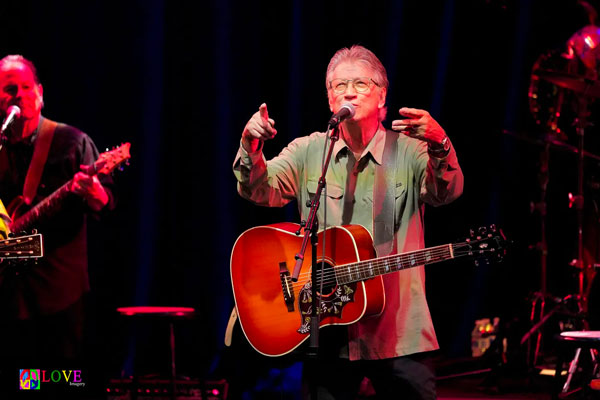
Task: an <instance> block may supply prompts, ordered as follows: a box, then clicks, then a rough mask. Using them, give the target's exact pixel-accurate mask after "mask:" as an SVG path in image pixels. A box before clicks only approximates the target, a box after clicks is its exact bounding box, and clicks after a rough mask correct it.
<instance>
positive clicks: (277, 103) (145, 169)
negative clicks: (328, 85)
mask: <svg viewBox="0 0 600 400" xmlns="http://www.w3.org/2000/svg"><path fill="white" fill-rule="evenodd" d="M0 17H1V18H2V25H3V40H1V41H0V53H1V54H2V55H5V54H15V53H16V54H22V55H24V56H25V57H27V58H29V59H31V60H32V61H33V62H34V63H35V64H36V65H37V67H38V71H39V75H40V78H41V80H42V83H43V85H44V95H45V104H46V106H45V110H44V114H45V115H46V116H48V117H50V118H52V119H55V120H58V121H64V122H67V123H70V124H72V125H75V126H77V127H79V128H81V129H82V130H84V131H86V132H87V133H88V134H89V135H90V136H91V137H92V138H93V139H94V140H95V142H96V144H97V145H98V147H99V148H100V150H103V149H104V148H106V147H112V146H114V145H117V144H120V143H122V142H126V141H127V142H131V144H132V155H133V156H132V159H131V165H130V166H129V167H127V168H126V169H125V171H124V172H122V173H118V174H117V175H116V178H115V179H116V182H117V186H118V191H119V193H118V195H119V205H118V208H117V209H116V210H115V212H113V213H112V214H111V215H109V216H108V217H107V218H105V219H104V220H102V221H98V222H96V221H93V222H92V223H91V226H90V275H91V285H92V288H93V289H92V292H91V293H90V296H89V305H90V312H89V316H90V330H89V333H88V341H89V345H90V346H89V352H88V355H89V360H90V368H91V375H94V374H95V375H94V376H96V377H102V379H108V378H114V377H119V376H121V375H128V374H131V373H134V372H135V373H138V374H146V373H154V372H156V373H165V372H166V371H167V366H168V362H167V358H166V357H167V336H166V334H167V330H166V326H163V324H161V323H160V322H156V323H135V321H131V320H127V319H125V318H123V317H119V316H118V315H117V314H116V312H115V309H116V307H119V306H131V305H172V306H190V307H194V308H196V309H197V311H198V318H196V319H194V320H191V321H184V322H182V323H180V324H178V325H177V326H176V329H177V332H176V334H177V346H178V348H177V349H178V366H179V372H180V373H181V374H183V375H186V376H189V377H195V378H199V379H213V378H221V377H223V376H225V375H226V372H227V371H228V370H229V369H230V368H231V366H232V365H240V364H239V362H240V360H241V359H243V360H245V361H246V362H248V364H250V365H255V366H259V365H260V366H261V368H265V369H266V368H268V366H269V364H268V363H266V362H265V360H264V359H262V358H261V357H258V356H256V355H254V354H253V353H252V352H251V351H250V350H249V349H248V348H247V345H245V343H244V340H243V339H242V338H240V337H239V334H240V332H239V331H237V332H236V334H237V338H236V342H237V347H236V348H234V349H233V351H224V346H223V334H224V331H225V327H226V323H227V320H228V317H229V313H230V311H231V308H232V306H233V299H232V295H231V285H230V279H229V256H230V251H231V248H232V246H233V244H234V241H235V239H236V238H237V236H238V235H240V234H241V233H242V232H243V231H244V230H245V229H247V228H249V227H252V226H256V225H264V224H268V223H273V222H279V221H297V212H296V208H295V207H296V205H295V204H293V205H290V206H288V207H285V208H283V209H264V208H259V207H256V206H253V205H251V204H250V203H248V202H246V201H244V200H242V199H241V198H239V197H238V195H237V193H236V188H235V179H234V177H233V174H232V172H231V165H232V162H233V159H234V156H235V153H236V151H237V148H238V145H239V137H240V134H241V131H242V129H243V127H244V125H245V123H246V121H247V119H248V118H249V117H250V116H251V115H252V114H253V113H254V112H255V111H256V110H257V109H258V106H259V105H260V103H261V102H266V103H267V104H268V106H269V113H270V116H271V117H272V118H274V119H275V120H276V121H277V125H276V127H277V128H278V131H279V135H278V136H277V138H276V139H275V140H273V141H271V142H269V143H268V144H267V145H266V146H265V153H266V155H267V157H271V156H274V155H275V154H277V152H278V151H279V150H280V149H281V148H282V147H283V146H284V145H285V144H286V143H287V142H289V141H290V140H292V139H293V138H295V137H297V136H301V135H306V134H308V133H310V132H313V131H315V130H323V129H324V128H325V123H326V121H327V119H328V117H329V114H330V112H329V109H328V106H327V100H326V91H325V86H324V77H325V69H326V67H327V64H328V61H329V59H330V57H331V56H332V55H333V53H334V52H335V51H336V50H337V49H339V48H341V47H345V46H350V45H352V44H362V45H364V46H366V47H368V48H370V49H371V50H373V51H374V52H375V53H376V54H377V55H378V56H379V57H380V59H381V60H382V62H383V63H384V65H385V66H386V67H387V69H388V74H389V78H390V83H391V85H390V89H389V95H388V107H389V112H388V120H387V122H386V126H390V121H391V120H392V119H395V118H396V116H397V110H398V109H399V108H400V107H402V106H408V107H417V108H424V109H427V110H429V111H430V112H431V113H432V114H433V116H434V117H435V118H436V119H437V120H438V121H439V122H440V123H441V124H442V126H444V127H445V129H446V131H447V132H448V134H449V136H450V137H451V138H452V141H453V143H454V145H455V147H456V149H457V152H458V155H459V159H460V162H461V166H462V168H463V171H464V175H465V191H464V194H463V196H462V197H461V198H460V199H459V200H458V201H456V202H455V203H453V204H451V205H449V206H445V207H442V208H439V209H433V208H428V209H427V212H426V215H427V217H426V225H427V230H426V232H427V238H426V239H427V243H428V245H437V244H442V243H447V242H449V241H454V240H457V239H459V238H461V237H464V236H465V235H466V234H467V233H468V229H469V228H471V227H477V226H481V225H487V224H490V223H495V224H497V225H499V226H501V227H502V228H503V229H504V231H505V233H506V235H507V236H508V237H509V238H510V239H512V240H513V241H514V243H515V245H514V247H513V248H512V250H511V252H510V255H509V257H508V258H507V259H506V261H505V262H504V263H503V264H501V265H491V266H485V265H483V266H479V267H474V266H473V265H471V264H469V263H468V262H464V261H461V262H449V263H446V264H443V265H441V264H440V265H435V266H431V267H430V268H428V270H427V274H428V278H427V279H428V298H429V301H430V306H431V311H432V315H433V319H434V323H435V326H436V330H437V333H438V337H439V341H440V344H441V350H440V352H439V356H440V357H442V358H444V359H453V358H459V357H465V356H469V355H470V345H471V343H470V340H471V336H470V335H471V331H472V329H473V327H474V321H475V320H476V319H478V318H483V317H496V316H498V317H501V318H502V319H503V320H504V321H509V320H519V319H522V318H523V316H526V315H527V314H528V311H529V309H528V303H527V296H528V295H529V294H530V293H532V292H534V291H536V290H539V289H540V261H539V260H540V255H539V253H538V252H537V251H535V250H530V249H529V248H530V247H531V246H535V244H536V242H537V241H538V240H539V233H540V232H539V231H540V228H539V226H540V225H539V223H540V219H539V215H538V214H537V213H535V212H534V213H532V212H531V211H530V203H531V202H532V201H537V200H538V199H539V185H538V176H537V175H538V170H539V162H538V160H539V156H540V153H541V151H542V146H540V145H539V144H537V143H536V141H537V140H539V139H540V138H541V137H542V135H543V132H542V130H541V129H539V128H537V127H536V126H535V123H534V120H533V118H532V115H531V113H530V111H529V106H528V97H527V90H528V86H529V84H530V73H531V68H532V66H533V63H534V62H535V60H536V59H537V58H538V57H539V56H540V55H541V54H543V53H545V52H547V51H549V50H551V49H564V47H565V43H566V41H567V40H568V38H569V37H570V36H571V35H572V34H573V33H575V32H576V31H577V30H579V29H580V28H582V27H583V26H585V25H587V23H588V22H587V17H586V13H585V12H584V9H583V8H582V7H581V6H580V5H578V4H577V2H576V1H566V0H564V1H552V2H548V1H542V0H524V1H517V0H505V1H501V0H465V1H457V0H445V1H433V2H431V1H427V2H426V1H372V2H352V1H350V2H349V1H323V2H321V1H312V0H308V1H301V0H290V1H280V2H269V1H264V2H256V1H234V0H213V1H204V2H196V1H166V0H163V1H160V0H147V1H142V0H138V1H125V2H116V1H83V2H70V1H69V2H67V1H52V2H47V1H39V2H36V1H31V0H21V1H18V2H17V1H12V2H8V1H5V2H3V3H2V5H1V6H0ZM597 118H598V114H596V113H595V111H593V113H592V119H593V120H596V119H597ZM565 126H566V128H565V130H566V133H567V135H568V141H569V143H575V133H574V130H573V128H572V127H571V126H570V122H569V121H565ZM597 131H598V129H597V127H592V128H590V129H588V130H587V131H586V134H587V136H586V142H587V150H588V151H590V152H592V153H600V148H598V146H597V145H598V138H597V135H599V134H600V133H599V132H597ZM503 132H504V133H503ZM586 174H587V175H586V176H587V177H588V178H589V180H593V178H594V177H595V176H596V175H597V174H598V165H597V162H588V163H587V164H586ZM575 190H576V156H575V155H574V154H573V153H571V152H569V151H564V150H561V148H560V147H553V148H552V149H551V151H550V183H549V185H548V195H547V201H548V226H547V234H548V241H549V261H548V285H549V290H550V292H552V294H555V295H556V296H563V295H565V294H568V293H573V292H574V291H575V290H576V280H575V277H574V275H573V273H574V272H575V271H574V270H573V269H572V268H571V267H569V266H568V262H569V261H570V260H571V259H573V258H574V257H575V256H576V254H575V252H574V251H575V241H576V231H575V227H576V226H575V221H576V219H575V213H574V211H573V210H572V209H569V207H568V199H567V193H568V192H570V191H571V192H574V191H575ZM588 195H589V197H588V203H587V204H589V205H590V207H589V210H588V212H587V213H586V222H587V226H588V227H587V228H586V231H587V229H590V230H592V229H594V228H595V223H596V220H597V217H598V216H597V215H596V214H595V213H594V212H592V211H591V210H592V209H593V205H594V202H595V201H596V200H597V198H596V195H597V193H596V192H594V191H592V190H590V191H589V193H588ZM0 196H1V194H0ZM588 240H589V242H590V243H591V244H590V245H589V247H588V249H589V251H590V252H591V253H595V242H596V241H597V240H596V237H594V236H593V235H588ZM591 259H592V262H596V261H598V260H596V259H595V258H594V257H593V255H592V257H591ZM521 333H524V331H522V332H521ZM249 360H250V361H251V362H249ZM275 361H276V364H279V366H281V364H285V362H282V361H281V360H275ZM252 363H254V364H252ZM274 364H275V363H274ZM261 368H255V369H254V372H257V371H261ZM273 374H275V378H273ZM267 375H268V374H267ZM271 378H273V379H274V380H275V381H276V380H277V379H281V377H280V376H279V375H277V373H273V372H271ZM267 384H268V383H267Z"/></svg>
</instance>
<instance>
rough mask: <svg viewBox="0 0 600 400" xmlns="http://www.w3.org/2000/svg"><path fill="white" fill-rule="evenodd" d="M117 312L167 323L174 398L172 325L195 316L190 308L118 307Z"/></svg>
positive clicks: (173, 333)
mask: <svg viewBox="0 0 600 400" xmlns="http://www.w3.org/2000/svg"><path fill="white" fill-rule="evenodd" d="M117 312H119V313H120V314H121V315H124V316H134V317H137V318H140V317H141V318H164V319H166V320H168V322H169V349H170V356H171V368H170V371H171V377H170V378H171V391H172V396H173V398H175V395H176V394H175V393H176V392H175V380H176V377H177V371H176V367H175V331H174V326H173V323H174V321H175V320H176V319H181V318H190V317H192V316H193V315H194V314H195V310H194V309H193V308H191V307H150V306H141V307H120V308H117Z"/></svg>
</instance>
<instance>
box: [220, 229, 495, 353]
mask: <svg viewBox="0 0 600 400" xmlns="http://www.w3.org/2000/svg"><path fill="white" fill-rule="evenodd" d="M298 230H299V226H298V225H297V224H292V223H280V224H275V225H268V226H259V227H255V228H251V229H249V230H247V231H246V232H244V233H242V235H240V237H239V238H238V239H237V241H236V242H235V245H234V247H233V250H232V253H231V265H230V266H231V282H232V286H233V295H234V298H235V304H236V310H237V314H238V317H239V320H240V325H241V327H242V330H243V332H244V334H245V336H246V338H247V339H248V341H249V342H250V344H251V345H252V346H253V347H254V348H255V349H256V350H257V351H258V352H260V353H262V354H264V355H267V356H281V355H284V354H287V353H289V352H291V351H292V350H294V349H295V348H297V347H298V346H299V345H300V344H301V343H302V342H304V341H305V340H306V339H307V338H308V336H309V335H310V318H311V315H312V296H311V292H312V281H311V267H310V266H306V264H307V262H306V261H307V260H312V255H311V253H312V250H311V248H310V246H309V248H307V250H306V254H305V258H304V260H305V263H304V265H303V266H302V269H301V271H300V274H299V277H298V280H297V281H296V282H294V281H293V280H292V274H293V268H294V265H295V263H296V260H295V258H294V256H295V254H296V253H297V252H298V250H299V248H300V245H301V243H302V237H301V236H298V235H297V234H296V232H297V231H298ZM323 239H325V246H326V248H325V253H324V254H322V251H323V250H322V247H323ZM505 242H506V240H505V238H504V235H503V234H502V231H501V230H499V229H496V227H494V226H491V227H489V228H480V229H479V230H478V231H477V232H472V234H471V238H469V239H467V240H466V241H464V242H461V243H453V244H444V245H441V246H435V247H430V248H426V249H422V250H416V251H411V252H408V253H403V254H394V255H390V256H386V257H379V258H377V257H376V255H375V250H374V247H373V240H372V238H371V235H370V233H369V232H368V231H367V230H366V229H365V228H364V227H363V226H360V225H348V226H338V227H331V228H328V229H327V230H325V231H323V232H321V233H319V246H318V254H317V260H318V268H319V270H318V273H317V277H318V281H319V282H318V285H319V288H321V285H322V290H319V298H320V307H319V317H320V322H319V327H320V328H322V327H324V326H328V325H348V324H353V323H355V322H357V321H359V320H360V319H361V318H365V317H367V316H373V315H377V314H380V313H381V312H382V311H383V307H384V304H385V293H384V288H383V279H382V275H384V274H388V273H394V272H397V271H401V270H404V269H407V268H413V267H417V266H421V265H426V264H433V263H438V262H441V261H445V260H450V259H454V258H458V257H463V256H475V257H476V259H477V261H478V262H479V258H480V257H483V256H490V255H491V256H493V257H494V258H497V259H501V258H502V257H503V256H504V253H505V250H504V244H505ZM323 260H324V261H325V268H324V270H323V271H322V273H321V268H320V267H321V264H322V261H323ZM321 280H322V282H321Z"/></svg>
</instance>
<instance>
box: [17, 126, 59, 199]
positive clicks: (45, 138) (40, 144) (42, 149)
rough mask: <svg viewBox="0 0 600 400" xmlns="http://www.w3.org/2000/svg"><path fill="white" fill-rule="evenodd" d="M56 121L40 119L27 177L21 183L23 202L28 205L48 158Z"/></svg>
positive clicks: (34, 193) (35, 191)
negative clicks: (22, 183) (23, 182)
mask: <svg viewBox="0 0 600 400" xmlns="http://www.w3.org/2000/svg"><path fill="white" fill-rule="evenodd" d="M57 126H58V123H56V122H54V121H50V120H49V119H47V118H43V119H42V123H41V126H40V132H39V134H38V137H37V139H36V141H35V148H34V149H33V157H32V158H31V163H30V164H29V169H28V170H27V177H25V184H24V185H23V199H24V201H25V204H27V205H30V204H31V202H32V201H33V199H34V197H35V195H36V193H37V188H38V185H39V184H40V179H41V178H42V171H44V165H45V164H46V159H47V158H48V152H49V150H50V144H51V143H52V138H53V137H54V131H55V130H56V127H57Z"/></svg>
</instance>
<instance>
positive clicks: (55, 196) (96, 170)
mask: <svg viewBox="0 0 600 400" xmlns="http://www.w3.org/2000/svg"><path fill="white" fill-rule="evenodd" d="M130 147H131V144H130V143H125V144H122V145H121V146H119V147H117V148H115V149H113V150H110V151H107V152H104V153H102V154H100V156H99V157H98V159H97V160H96V162H94V164H92V165H90V166H87V167H86V168H85V169H84V170H83V172H85V173H86V174H88V175H90V176H92V175H108V174H110V173H111V172H112V171H113V170H114V169H115V168H117V167H119V166H121V165H122V164H123V163H124V162H126V161H127V160H129V158H131V155H130V154H129V148H130ZM72 184H73V179H71V180H69V181H68V182H66V183H65V184H64V185H62V186H61V187H59V188H58V189H56V190H55V191H54V192H53V193H52V194H51V195H49V196H48V197H46V198H45V199H43V200H42V201H40V202H39V203H37V204H36V205H35V206H33V207H32V208H31V209H29V210H27V211H25V210H26V207H27V206H26V204H25V201H24V199H23V196H18V197H16V198H15V199H14V200H13V201H11V202H10V204H9V205H8V207H7V210H8V213H9V215H10V216H11V220H12V222H11V223H10V224H9V228H10V231H11V232H23V231H27V230H30V229H31V228H32V227H34V226H35V224H36V223H38V222H39V221H40V219H42V218H45V217H48V216H51V215H53V214H54V213H56V212H57V211H58V210H60V207H61V205H62V201H63V199H64V198H65V197H66V196H67V195H68V194H69V193H70V192H71V185H72Z"/></svg>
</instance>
